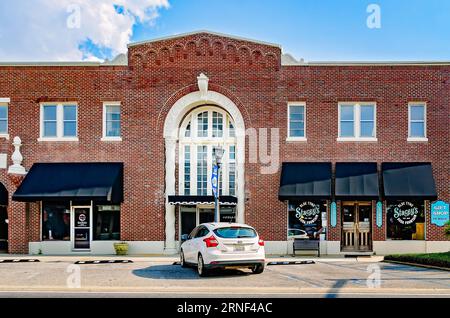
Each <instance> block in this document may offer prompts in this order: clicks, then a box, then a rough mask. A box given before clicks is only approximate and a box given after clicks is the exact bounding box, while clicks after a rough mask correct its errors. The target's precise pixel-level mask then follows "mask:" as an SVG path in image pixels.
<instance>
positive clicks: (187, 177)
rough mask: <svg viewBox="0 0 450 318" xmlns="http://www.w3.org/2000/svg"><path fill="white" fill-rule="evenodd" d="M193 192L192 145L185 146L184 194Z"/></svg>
mask: <svg viewBox="0 0 450 318" xmlns="http://www.w3.org/2000/svg"><path fill="white" fill-rule="evenodd" d="M190 194H191V146H190V145H186V146H184V195H190Z"/></svg>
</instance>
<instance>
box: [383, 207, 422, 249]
mask: <svg viewBox="0 0 450 318" xmlns="http://www.w3.org/2000/svg"><path fill="white" fill-rule="evenodd" d="M386 218H387V237H388V238H389V239H393V240H424V239H425V210H424V202H423V201H406V200H403V201H388V202H387V213H386Z"/></svg>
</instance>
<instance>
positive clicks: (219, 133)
mask: <svg viewBox="0 0 450 318" xmlns="http://www.w3.org/2000/svg"><path fill="white" fill-rule="evenodd" d="M212 128H213V131H212V133H213V137H215V138H217V137H219V138H221V137H223V115H222V114H220V113H218V112H213V127H212Z"/></svg>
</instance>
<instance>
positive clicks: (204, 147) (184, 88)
mask: <svg viewBox="0 0 450 318" xmlns="http://www.w3.org/2000/svg"><path fill="white" fill-rule="evenodd" d="M449 126H450V63H431V62H430V63H427V62H417V63H401V62H399V63H362V62H361V63H337V62H330V63H306V62H303V61H296V60H295V59H293V58H292V57H291V56H289V55H287V54H283V53H282V50H281V48H280V47H279V46H278V45H274V44H270V43H264V42H259V41H253V40H247V39H242V38H238V37H232V36H226V35H221V34H216V33H211V32H195V33H190V34H185V35H180V36H175V37H170V38H164V39H156V40H150V41H145V42H141V43H135V44H131V45H130V46H129V51H128V54H127V55H120V56H118V57H117V58H116V59H114V60H113V61H106V62H104V63H90V62H86V63H84V62H83V63H1V64H0V130H1V131H0V167H1V170H0V181H1V183H2V186H3V187H1V189H0V190H1V191H0V192H2V193H1V194H0V199H1V200H0V201H1V202H0V205H1V206H2V207H1V209H0V210H1V211H0V212H1V213H0V223H1V224H0V242H1V245H2V246H1V247H2V248H3V249H6V248H7V249H8V251H9V252H10V253H32V254H38V253H43V254H69V253H72V252H78V253H79V252H83V253H92V254H113V253H114V248H113V242H117V241H126V242H129V245H130V253H133V254H155V253H167V254H170V253H176V251H177V248H178V244H179V243H178V242H179V237H180V235H181V234H186V233H189V231H190V230H191V229H192V228H193V227H195V225H197V224H198V223H201V222H209V221H211V220H212V218H213V202H214V200H213V197H212V192H211V182H210V175H211V169H212V166H213V160H214V158H215V151H216V149H217V147H221V148H222V149H224V150H225V152H224V157H223V164H222V169H221V171H222V173H221V176H222V177H221V180H220V184H221V196H220V202H221V205H220V212H221V219H222V221H238V222H245V223H247V224H250V225H252V226H254V227H255V228H256V229H257V230H258V231H259V233H260V235H261V236H262V237H263V238H264V239H265V241H266V249H267V251H268V252H270V253H279V254H286V253H290V252H291V250H292V243H291V242H292V241H291V240H292V238H305V239H320V240H321V249H322V253H327V254H341V253H344V254H349V253H377V254H385V253H393V252H425V251H447V250H449V248H450V241H449V240H448V239H446V237H445V235H444V230H443V227H442V223H444V222H445V220H447V219H448V212H446V209H448V205H447V206H446V205H445V202H449V201H450V184H449V174H450V152H449V149H450V138H449V137H450V134H449V128H450V127H449ZM265 129H266V130H265ZM14 137H20V140H19V139H18V138H14ZM13 140H14V144H15V146H12V145H11V144H12V143H13ZM266 140H268V144H269V148H270V149H269V151H266V150H267V149H265V147H264V141H266ZM15 150H16V151H15ZM13 153H14V154H13ZM447 211H448V210H447Z"/></svg>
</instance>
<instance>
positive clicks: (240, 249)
mask: <svg viewBox="0 0 450 318" xmlns="http://www.w3.org/2000/svg"><path fill="white" fill-rule="evenodd" d="M234 251H235V252H243V251H245V246H244V245H235V246H234Z"/></svg>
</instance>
